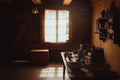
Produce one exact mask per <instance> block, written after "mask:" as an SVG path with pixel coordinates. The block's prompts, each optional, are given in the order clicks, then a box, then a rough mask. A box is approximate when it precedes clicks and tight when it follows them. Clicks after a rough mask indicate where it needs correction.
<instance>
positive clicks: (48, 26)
mask: <svg viewBox="0 0 120 80" xmlns="http://www.w3.org/2000/svg"><path fill="white" fill-rule="evenodd" d="M45 42H56V11H54V10H46V11H45Z"/></svg>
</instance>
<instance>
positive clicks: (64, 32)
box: [58, 10, 69, 42]
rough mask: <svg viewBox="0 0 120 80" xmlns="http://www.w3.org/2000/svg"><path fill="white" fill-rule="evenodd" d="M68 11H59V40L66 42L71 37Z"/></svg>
mask: <svg viewBox="0 0 120 80" xmlns="http://www.w3.org/2000/svg"><path fill="white" fill-rule="evenodd" d="M68 18H69V17H68V11H65V10H64V11H59V12H58V42H66V40H68V39H69V35H68V33H69V25H68V23H69V21H68V20H69V19H68Z"/></svg>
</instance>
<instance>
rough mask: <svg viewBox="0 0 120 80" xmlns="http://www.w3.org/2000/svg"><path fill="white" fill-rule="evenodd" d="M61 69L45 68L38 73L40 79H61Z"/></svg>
mask: <svg viewBox="0 0 120 80" xmlns="http://www.w3.org/2000/svg"><path fill="white" fill-rule="evenodd" d="M62 76H63V68H62V67H47V68H44V69H42V70H41V71H40V77H62Z"/></svg>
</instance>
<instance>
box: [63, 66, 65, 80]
mask: <svg viewBox="0 0 120 80" xmlns="http://www.w3.org/2000/svg"><path fill="white" fill-rule="evenodd" d="M63 80H65V65H63Z"/></svg>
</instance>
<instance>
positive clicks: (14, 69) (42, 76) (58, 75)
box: [0, 62, 120, 80]
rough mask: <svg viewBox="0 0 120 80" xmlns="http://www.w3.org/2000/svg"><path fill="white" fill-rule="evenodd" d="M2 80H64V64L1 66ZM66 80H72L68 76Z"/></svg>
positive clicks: (18, 63) (0, 77) (17, 63)
mask: <svg viewBox="0 0 120 80" xmlns="http://www.w3.org/2000/svg"><path fill="white" fill-rule="evenodd" d="M0 80H63V64H62V63H49V65H46V66H32V65H30V64H29V63H27V62H26V63H25V62H24V63H23V62H12V63H9V64H4V65H3V64H1V65H0ZM65 80H70V79H69V78H68V76H67V75H66V78H65ZM117 80H120V79H117Z"/></svg>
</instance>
